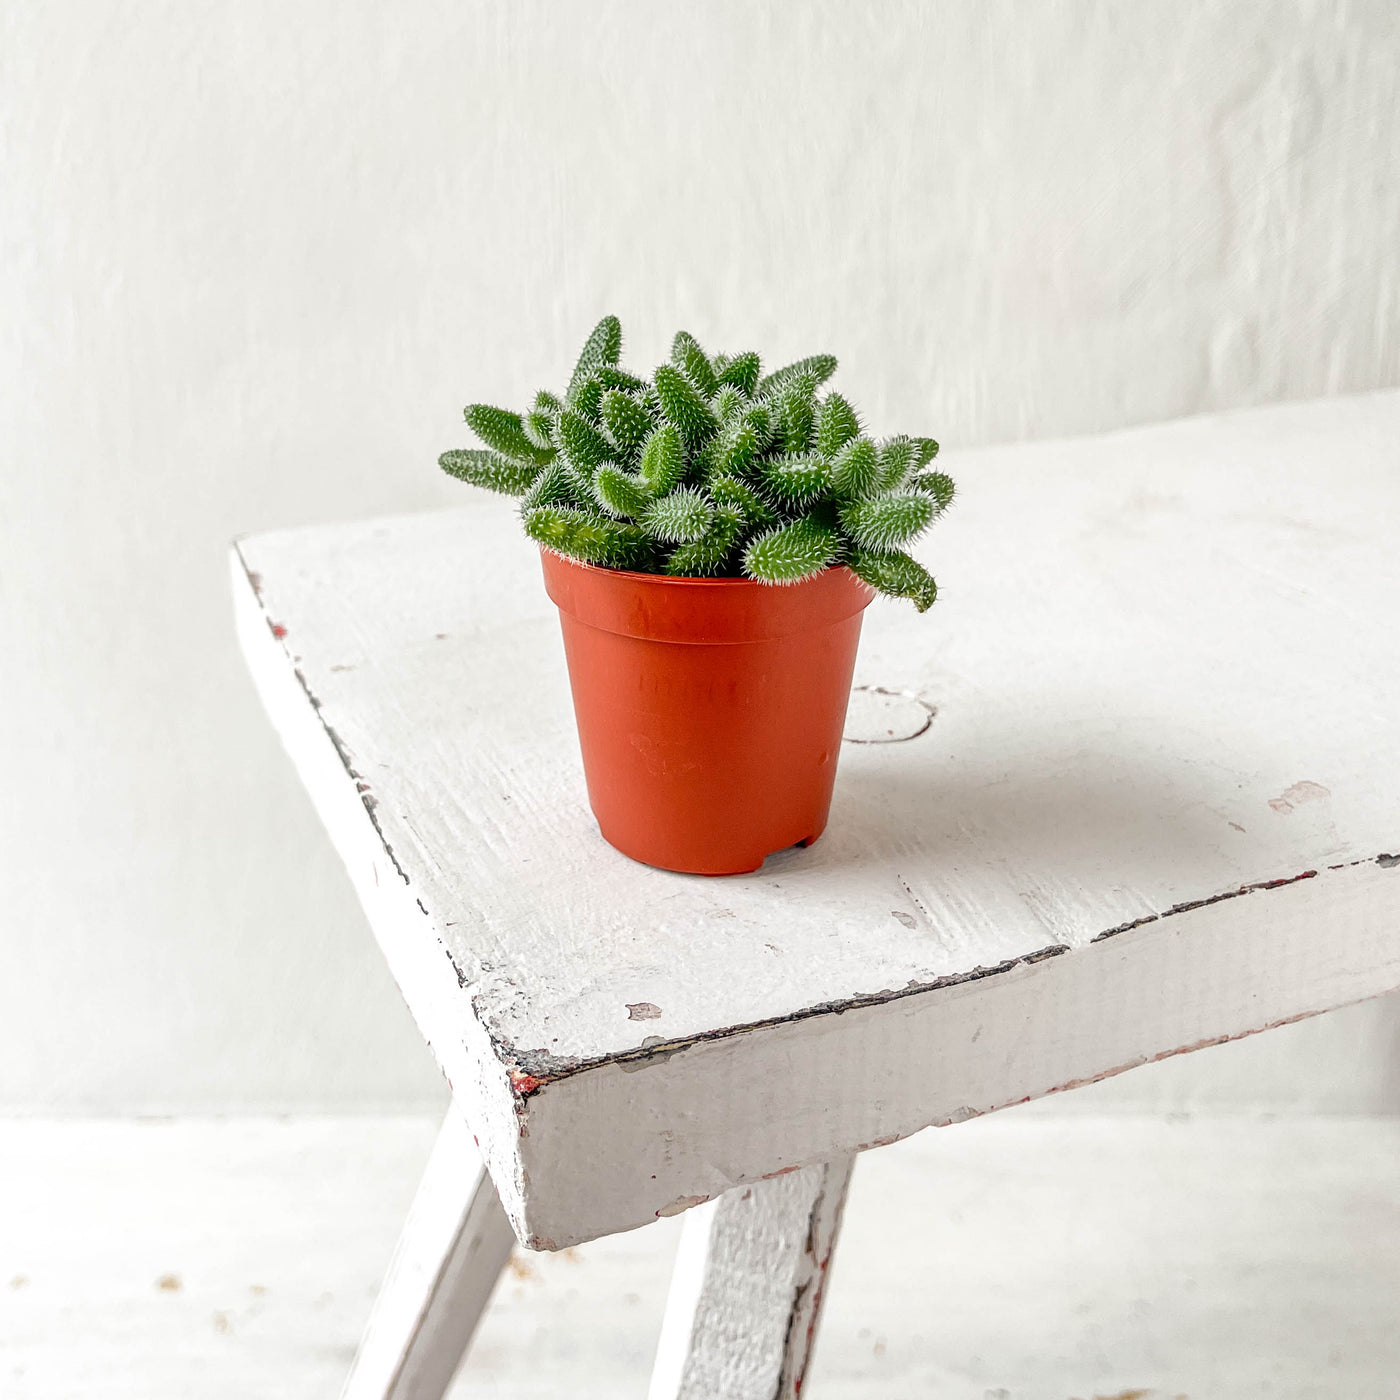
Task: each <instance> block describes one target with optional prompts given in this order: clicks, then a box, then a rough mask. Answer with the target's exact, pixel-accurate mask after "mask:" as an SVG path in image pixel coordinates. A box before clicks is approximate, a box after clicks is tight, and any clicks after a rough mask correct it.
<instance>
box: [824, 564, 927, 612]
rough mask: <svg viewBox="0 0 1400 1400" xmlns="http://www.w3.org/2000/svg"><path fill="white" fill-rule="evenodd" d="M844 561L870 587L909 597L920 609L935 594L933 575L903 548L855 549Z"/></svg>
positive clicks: (893, 595) (925, 606) (897, 595)
mask: <svg viewBox="0 0 1400 1400" xmlns="http://www.w3.org/2000/svg"><path fill="white" fill-rule="evenodd" d="M846 565H847V567H848V568H849V569H850V570H851V572H852V573H853V574H855V576H856V577H857V578H859V579H861V580H862V581H863V582H865V583H868V584H869V585H870V586H871V587H872V588H874V589H876V590H877V591H879V592H881V593H884V594H887V595H888V596H889V597H891V598H908V599H909V600H910V601H911V602H912V603H913V604H914V606H915V607H916V608H917V609H918V610H919V611H920V612H927V611H928V610H929V609H930V608H931V607H932V606H933V603H934V600H935V599H936V598H937V597H938V585H937V583H935V582H934V579H933V575H932V574H930V573H929V571H928V570H927V569H925V568H924V566H923V565H922V564H920V563H919V561H918V560H917V559H912V558H910V556H909V555H907V554H905V553H904V552H903V551H902V550H891V551H889V552H887V553H881V552H879V551H876V550H868V549H858V550H855V551H853V552H852V553H851V554H850V556H849V557H848V558H847V560H846Z"/></svg>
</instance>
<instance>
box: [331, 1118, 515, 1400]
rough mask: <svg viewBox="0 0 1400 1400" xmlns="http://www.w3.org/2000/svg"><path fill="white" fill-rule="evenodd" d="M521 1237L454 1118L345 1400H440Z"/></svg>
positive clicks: (416, 1203) (412, 1214)
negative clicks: (512, 1250) (514, 1246)
mask: <svg viewBox="0 0 1400 1400" xmlns="http://www.w3.org/2000/svg"><path fill="white" fill-rule="evenodd" d="M514 1244H515V1236H514V1234H513V1233H512V1231H511V1227H510V1222H509V1221H508V1220H507V1219H506V1216H505V1212H504V1211H502V1209H501V1206H500V1202H499V1201H498V1200H497V1198H496V1189H495V1187H494V1186H492V1184H491V1178H490V1177H489V1176H488V1175H487V1174H486V1170H485V1168H484V1167H483V1165H482V1162H481V1157H480V1154H479V1153H478V1152H477V1150H476V1148H475V1147H474V1146H473V1145H472V1139H471V1133H470V1132H469V1130H468V1129H467V1126H466V1124H465V1123H464V1122H463V1121H462V1115H461V1114H460V1113H459V1112H458V1111H457V1109H456V1107H455V1106H454V1107H452V1108H451V1109H449V1110H448V1114H447V1117H446V1119H445V1120H444V1122H443V1125H442V1130H441V1131H440V1132H439V1134H438V1140H437V1144H436V1146H435V1147H434V1148H433V1155H432V1157H431V1159H430V1160H429V1162H428V1166H427V1170H426V1171H425V1172H424V1173H423V1180H422V1182H421V1184H420V1185H419V1187H418V1193H417V1195H416V1196H415V1197H414V1198H413V1206H412V1208H411V1209H410V1211H409V1213H408V1219H407V1221H405V1223H404V1228H403V1234H402V1235H401V1236H400V1237H399V1242H398V1246H397V1248H396V1249H395V1250H394V1257H393V1260H392V1262H391V1263H390V1265H389V1272H388V1274H387V1275H386V1276H385V1279H384V1282H383V1284H382V1286H381V1287H380V1291H379V1297H378V1300H377V1301H376V1303H375V1305H374V1312H373V1313H372V1314H371V1316H370V1320H369V1325H368V1327H366V1329H365V1334H364V1337H363V1338H362V1339H361V1341H360V1349H359V1352H358V1354H357V1355H356V1357H355V1365H354V1368H353V1369H352V1370H351V1372H350V1375H349V1377H348V1379H347V1380H346V1382H345V1388H344V1390H343V1391H342V1392H341V1400H441V1397H442V1396H443V1395H445V1394H446V1393H447V1387H448V1386H449V1385H450V1384H451V1383H452V1376H453V1373H454V1372H455V1371H456V1369H457V1367H458V1365H459V1364H460V1363H461V1360H462V1357H463V1355H464V1354H465V1352H466V1349H467V1344H468V1343H469V1342H470V1341H471V1338H472V1333H473V1332H475V1331H476V1324H477V1322H478V1320H479V1319H480V1317H481V1314H482V1312H483V1311H484V1310H485V1308H486V1304H487V1301H488V1300H489V1299H490V1297H491V1290H492V1289H493V1288H494V1287H495V1285H496V1278H497V1276H498V1275H499V1274H500V1272H501V1270H502V1269H503V1268H504V1267H505V1265H506V1261H507V1260H508V1259H509V1258H510V1251H511V1248H512V1246H513V1245H514Z"/></svg>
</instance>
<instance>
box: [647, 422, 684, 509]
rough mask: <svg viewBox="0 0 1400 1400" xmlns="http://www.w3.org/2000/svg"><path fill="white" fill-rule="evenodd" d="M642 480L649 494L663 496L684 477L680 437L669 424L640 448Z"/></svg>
mask: <svg viewBox="0 0 1400 1400" xmlns="http://www.w3.org/2000/svg"><path fill="white" fill-rule="evenodd" d="M640 470H641V475H642V480H643V481H645V482H646V484H647V486H648V488H649V489H650V490H651V493H652V494H653V495H655V496H663V495H665V494H666V492H667V491H669V490H670V489H671V488H672V487H673V486H675V485H677V484H678V483H679V482H680V479H681V477H682V476H684V475H685V450H684V449H683V448H682V446H681V435H680V433H679V432H677V431H676V428H675V426H674V425H673V424H671V423H663V424H662V426H661V427H659V428H657V429H656V430H655V431H654V432H653V433H652V435H651V436H650V437H649V438H648V439H647V441H646V446H645V447H643V448H642V464H641V468H640Z"/></svg>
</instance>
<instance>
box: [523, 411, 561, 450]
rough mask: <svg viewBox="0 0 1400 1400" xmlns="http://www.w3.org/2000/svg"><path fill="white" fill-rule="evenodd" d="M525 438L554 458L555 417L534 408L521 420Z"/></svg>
mask: <svg viewBox="0 0 1400 1400" xmlns="http://www.w3.org/2000/svg"><path fill="white" fill-rule="evenodd" d="M521 427H522V429H523V430H524V432H525V436H526V437H527V438H529V439H530V441H531V442H532V443H533V444H534V445H535V446H536V447H538V448H540V449H541V450H543V451H546V452H548V453H549V455H550V456H551V457H553V456H554V453H555V451H556V450H557V449H556V448H555V446H554V415H553V414H552V413H550V412H548V411H547V410H545V409H542V408H532V409H531V410H530V411H529V413H527V414H526V415H525V417H524V418H523V419H521Z"/></svg>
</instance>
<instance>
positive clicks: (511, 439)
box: [465, 403, 554, 465]
mask: <svg viewBox="0 0 1400 1400" xmlns="http://www.w3.org/2000/svg"><path fill="white" fill-rule="evenodd" d="M465 417H466V420H467V427H469V428H470V429H471V430H472V432H474V433H475V434H476V435H477V437H479V438H480V439H481V440H482V442H484V443H485V444H486V445H487V447H490V448H494V449H495V450H496V451H497V452H499V453H500V454H501V456H503V457H512V458H514V459H515V460H516V461H517V462H533V463H535V464H536V465H541V464H543V463H545V462H547V461H549V459H550V458H551V457H552V456H554V450H553V448H548V449H541V448H539V447H536V446H535V444H534V443H532V442H531V441H530V439H529V438H528V437H527V436H526V434H525V425H524V424H523V423H522V422H521V419H520V415H519V414H518V413H512V412H511V411H510V410H509V409H507V408H492V406H491V405H490V404H489V403H471V404H468V405H467V407H466V412H465Z"/></svg>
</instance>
